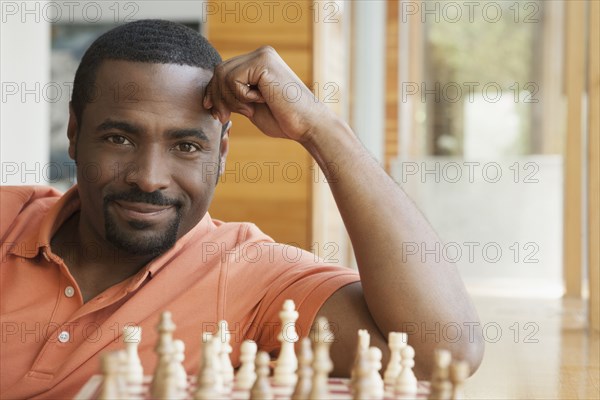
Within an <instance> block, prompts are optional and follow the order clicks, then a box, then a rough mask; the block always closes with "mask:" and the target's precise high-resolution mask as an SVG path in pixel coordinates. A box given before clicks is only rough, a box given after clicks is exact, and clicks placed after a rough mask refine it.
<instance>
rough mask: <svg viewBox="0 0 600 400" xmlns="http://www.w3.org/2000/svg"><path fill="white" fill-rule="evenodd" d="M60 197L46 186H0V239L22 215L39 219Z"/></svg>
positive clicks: (57, 192) (58, 193) (55, 191)
mask: <svg viewBox="0 0 600 400" xmlns="http://www.w3.org/2000/svg"><path fill="white" fill-rule="evenodd" d="M60 196H61V193H60V192H59V191H57V190H56V189H54V188H51V187H48V186H0V210H2V212H1V213H0V238H2V239H4V237H5V236H6V234H7V232H9V231H10V229H11V227H12V226H14V225H15V222H16V221H17V220H18V219H19V218H20V217H21V216H23V215H24V214H28V215H31V216H36V217H38V218H41V216H42V215H41V214H42V213H43V211H47V210H48V209H49V208H50V206H51V205H52V204H54V203H55V202H56V201H57V200H58V199H59V198H60Z"/></svg>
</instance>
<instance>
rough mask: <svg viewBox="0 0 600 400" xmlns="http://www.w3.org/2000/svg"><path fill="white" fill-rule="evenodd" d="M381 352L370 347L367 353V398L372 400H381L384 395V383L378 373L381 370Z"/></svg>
mask: <svg viewBox="0 0 600 400" xmlns="http://www.w3.org/2000/svg"><path fill="white" fill-rule="evenodd" d="M381 357H382V354H381V350H379V348H377V347H370V348H369V350H368V352H367V362H368V363H369V370H370V373H369V378H368V379H369V398H370V399H372V400H382V399H383V396H384V394H385V390H384V383H383V379H382V378H381V375H380V374H379V371H380V370H381V367H382V365H381Z"/></svg>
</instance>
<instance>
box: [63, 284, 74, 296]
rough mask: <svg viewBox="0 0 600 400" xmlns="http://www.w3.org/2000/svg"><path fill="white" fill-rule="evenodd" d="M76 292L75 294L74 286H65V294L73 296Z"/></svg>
mask: <svg viewBox="0 0 600 400" xmlns="http://www.w3.org/2000/svg"><path fill="white" fill-rule="evenodd" d="M74 294H75V289H73V286H67V287H66V288H65V296H67V297H73V295H74Z"/></svg>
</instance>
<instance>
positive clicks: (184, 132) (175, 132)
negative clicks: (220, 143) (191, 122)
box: [167, 129, 210, 142]
mask: <svg viewBox="0 0 600 400" xmlns="http://www.w3.org/2000/svg"><path fill="white" fill-rule="evenodd" d="M167 136H168V137H169V138H170V139H175V140H177V139H184V138H186V137H195V138H197V139H200V140H204V141H206V142H209V141H210V140H209V139H208V136H206V134H205V133H204V131H202V130H201V129H171V130H168V131H167Z"/></svg>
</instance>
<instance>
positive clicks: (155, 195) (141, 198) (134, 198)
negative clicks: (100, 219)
mask: <svg viewBox="0 0 600 400" xmlns="http://www.w3.org/2000/svg"><path fill="white" fill-rule="evenodd" d="M118 200H123V201H129V202H132V203H147V204H152V205H156V206H176V207H178V208H179V207H181V206H182V202H181V201H180V200H178V199H175V198H171V197H168V196H165V195H164V194H163V193H162V192H161V191H160V190H156V191H154V192H144V191H142V190H140V189H139V188H132V189H131V190H128V191H126V192H120V193H110V194H107V195H106V196H104V205H107V204H108V203H110V202H111V201H118Z"/></svg>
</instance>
